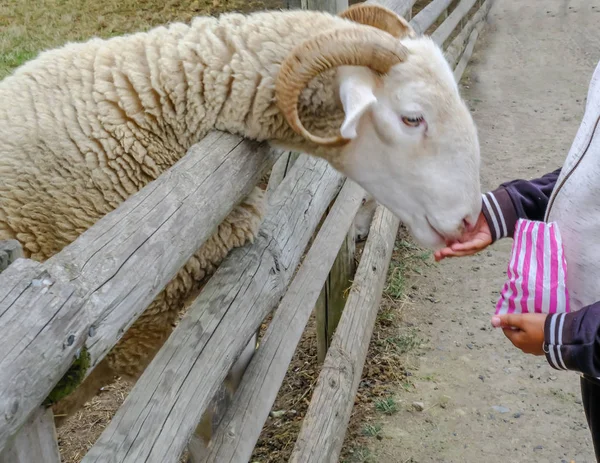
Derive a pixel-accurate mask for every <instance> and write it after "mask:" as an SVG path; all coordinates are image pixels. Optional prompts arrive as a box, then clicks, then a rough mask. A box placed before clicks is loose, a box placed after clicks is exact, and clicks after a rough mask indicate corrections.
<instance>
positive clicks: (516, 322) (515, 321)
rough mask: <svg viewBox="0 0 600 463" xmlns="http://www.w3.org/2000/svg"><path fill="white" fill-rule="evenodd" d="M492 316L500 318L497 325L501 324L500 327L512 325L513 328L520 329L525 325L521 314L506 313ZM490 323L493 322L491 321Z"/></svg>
mask: <svg viewBox="0 0 600 463" xmlns="http://www.w3.org/2000/svg"><path fill="white" fill-rule="evenodd" d="M494 318H498V319H500V325H499V326H502V327H505V326H514V327H515V328H519V329H520V330H522V329H523V328H524V327H525V317H523V315H522V314H514V313H506V314H501V315H496V316H495V317H494ZM492 320H493V319H492ZM492 324H493V321H492Z"/></svg>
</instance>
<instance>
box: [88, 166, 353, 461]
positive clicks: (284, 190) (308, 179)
mask: <svg viewBox="0 0 600 463" xmlns="http://www.w3.org/2000/svg"><path fill="white" fill-rule="evenodd" d="M342 181H343V179H342V177H341V175H339V174H338V173H337V172H335V171H334V170H333V169H332V168H331V167H329V166H328V165H327V164H326V163H325V162H324V161H321V160H318V159H315V158H309V157H307V156H305V155H302V156H301V157H300V158H299V159H298V160H297V161H296V163H295V165H294V167H293V169H292V171H291V172H290V174H289V175H288V176H287V177H286V178H285V179H284V181H283V182H282V183H281V185H280V186H279V188H278V189H277V191H276V192H275V194H274V195H273V196H272V197H271V198H270V204H269V212H268V214H267V217H266V219H265V222H264V223H263V226H262V227H261V230H260V232H259V236H258V237H257V239H256V240H255V242H254V243H253V244H252V245H248V246H245V247H242V248H238V249H236V250H235V251H233V252H232V253H231V254H230V255H229V256H228V257H227V259H225V261H224V262H223V263H222V264H221V266H220V267H219V269H218V270H217V272H216V273H215V274H214V275H213V277H212V278H211V279H210V280H209V281H208V283H207V284H206V286H205V287H204V289H203V290H202V292H201V293H200V295H199V297H198V298H197V299H196V300H195V301H194V302H193V303H192V304H191V306H190V308H189V310H188V311H187V313H186V315H185V316H184V317H183V319H182V320H181V322H180V323H179V325H178V326H177V328H175V330H174V331H173V334H172V335H171V336H170V337H169V339H168V340H167V342H166V343H165V344H164V346H163V347H162V349H161V350H160V352H159V353H158V354H157V356H156V357H155V358H154V360H153V361H152V362H151V364H150V365H149V367H148V368H147V369H146V371H145V372H144V374H143V375H142V376H141V378H140V379H139V380H138V382H137V383H136V385H135V387H134V388H133V390H132V391H131V393H130V394H129V396H128V397H127V399H126V400H125V402H124V403H123V405H122V406H121V408H120V409H119V411H118V412H117V414H116V415H115V417H114V418H113V419H112V421H111V423H110V425H109V426H108V427H107V428H106V430H105V431H104V432H103V434H102V435H101V436H100V438H99V439H98V441H97V442H96V445H95V446H94V447H93V448H92V449H91V450H90V452H89V453H88V454H87V455H86V457H85V458H84V460H83V461H84V462H85V463H91V462H111V463H117V462H136V463H137V462H142V461H143V462H156V463H169V462H177V461H178V459H179V457H180V455H181V453H182V452H183V450H184V448H185V445H186V443H187V441H188V439H189V437H190V435H191V434H192V432H193V431H194V430H195V428H196V425H197V424H198V422H199V421H200V418H201V416H202V413H203V412H204V410H205V409H206V407H207V406H208V404H209V403H210V400H211V399H212V397H213V396H214V394H215V392H216V391H217V388H218V387H219V385H220V384H221V383H222V382H223V379H224V378H225V376H226V374H227V372H228V371H229V369H230V368H231V366H232V364H233V362H234V360H235V359H236V358H238V357H239V355H240V353H241V352H242V350H243V348H244V347H245V346H246V344H247V343H248V341H249V340H250V338H251V336H252V335H253V334H254V333H255V332H256V329H257V328H258V326H259V325H260V323H262V321H263V319H264V317H265V316H266V315H267V314H269V312H271V311H272V310H273V309H274V308H275V307H276V305H277V303H278V302H279V301H280V299H281V297H282V296H283V294H284V292H285V290H286V288H287V286H288V284H289V282H290V280H291V278H292V275H293V273H294V271H295V269H296V267H297V266H298V263H299V262H300V258H301V257H302V254H303V252H304V249H305V248H306V245H307V244H308V241H309V240H310V238H311V236H312V234H313V233H314V230H315V228H316V226H317V224H318V223H319V220H320V218H321V215H322V214H323V212H324V211H325V209H326V208H327V206H328V205H329V203H330V202H331V200H332V199H333V198H334V197H335V195H336V194H337V192H338V191H339V189H340V187H341V184H342Z"/></svg>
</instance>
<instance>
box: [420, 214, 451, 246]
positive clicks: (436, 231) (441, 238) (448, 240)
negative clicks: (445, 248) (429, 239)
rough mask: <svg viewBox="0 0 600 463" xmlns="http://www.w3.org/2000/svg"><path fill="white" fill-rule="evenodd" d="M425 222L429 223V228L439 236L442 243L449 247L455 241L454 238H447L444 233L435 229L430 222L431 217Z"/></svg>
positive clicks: (426, 218)
mask: <svg viewBox="0 0 600 463" xmlns="http://www.w3.org/2000/svg"><path fill="white" fill-rule="evenodd" d="M425 221H426V222H427V225H429V228H431V231H432V232H433V233H435V234H436V235H437V236H438V238H439V239H440V241H441V242H442V243H445V244H447V245H448V244H450V243H452V242H453V241H454V240H453V239H452V238H449V237H447V236H445V235H444V234H443V233H440V231H439V230H438V229H437V228H435V227H434V226H433V225H432V223H431V222H430V221H429V217H427V216H425Z"/></svg>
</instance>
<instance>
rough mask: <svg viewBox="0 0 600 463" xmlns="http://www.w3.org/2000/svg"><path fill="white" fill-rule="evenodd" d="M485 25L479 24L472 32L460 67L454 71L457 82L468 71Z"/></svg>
mask: <svg viewBox="0 0 600 463" xmlns="http://www.w3.org/2000/svg"><path fill="white" fill-rule="evenodd" d="M488 1H490V0H488ZM483 25H484V23H483V22H481V23H479V24H478V25H477V26H476V27H475V29H474V30H473V31H472V32H471V35H469V42H468V43H467V46H466V47H465V51H464V52H463V54H462V57H461V58H460V61H459V62H458V65H457V66H456V68H455V69H454V78H455V79H456V81H457V82H458V81H460V79H461V78H462V75H463V74H464V72H465V70H466V69H467V66H468V64H469V60H470V59H471V56H472V55H473V50H474V49H475V43H476V42H477V37H479V32H480V31H481V29H483Z"/></svg>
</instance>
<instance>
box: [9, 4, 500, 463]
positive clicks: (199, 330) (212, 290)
mask: <svg viewBox="0 0 600 463" xmlns="http://www.w3.org/2000/svg"><path fill="white" fill-rule="evenodd" d="M492 1H493V0H459V1H457V0H434V1H431V2H429V3H428V4H427V5H426V6H425V8H423V9H422V10H421V11H420V12H419V13H418V14H416V15H414V17H413V15H412V9H413V5H414V4H415V0H379V1H375V0H369V2H372V3H379V4H383V5H384V6H386V7H388V8H390V9H393V10H394V11H396V12H397V13H399V14H401V15H403V16H405V17H407V18H412V21H411V24H412V25H413V27H414V28H415V29H416V30H417V32H418V33H431V34H432V37H433V38H434V39H435V40H436V42H437V43H438V44H440V45H442V46H443V47H444V49H445V52H446V56H447V58H448V60H449V61H450V63H451V65H452V66H453V67H454V69H455V76H456V78H457V79H460V77H461V76H462V74H463V72H464V70H465V68H466V66H467V63H468V61H469V58H470V56H471V53H472V52H473V48H474V44H475V41H476V40H477V37H478V34H479V32H480V31H481V29H482V27H483V26H484V23H485V18H486V16H487V13H488V11H489V9H490V7H491V4H492ZM287 3H288V5H289V6H290V7H303V8H319V9H328V10H329V11H338V10H339V9H343V8H345V7H346V6H347V4H348V3H347V1H345V0H298V1H294V0H290V1H288V2H287ZM352 3H356V2H352ZM432 29H433V31H432ZM279 154H280V153H276V152H275V151H274V150H271V149H270V148H269V147H268V146H266V145H264V144H258V143H254V142H250V141H245V140H241V139H240V138H238V137H236V136H233V135H230V134H226V133H221V132H213V133H211V134H209V135H208V136H207V137H205V138H204V139H203V140H202V141H201V142H199V143H198V144H197V145H195V146H194V147H193V148H192V149H191V150H190V151H189V152H188V154H187V155H186V156H185V157H184V158H183V159H181V161H179V162H178V163H177V164H176V165H175V166H173V167H172V168H171V169H170V170H169V171H168V172H166V173H165V174H163V175H162V176H161V177H160V178H159V179H157V180H156V181H154V182H152V183H151V184H149V185H148V186H147V187H145V188H144V189H142V190H141V191H139V192H138V193H137V194H135V195H133V196H132V197H130V198H129V199H128V200H127V201H125V202H124V203H123V204H122V205H121V206H120V207H119V208H118V209H116V210H115V211H113V212H111V213H110V214H108V215H107V216H105V217H104V218H102V219H101V220H100V221H98V222H97V223H96V224H95V225H94V226H92V227H91V228H90V229H89V230H87V231H86V232H85V233H83V234H82V235H81V236H80V237H79V238H78V239H77V240H76V241H75V242H73V243H72V244H71V245H69V246H67V247H66V248H65V249H64V250H63V251H62V252H60V253H58V254H57V255H55V256H54V257H52V258H51V259H49V260H48V261H46V262H44V263H38V262H34V261H31V260H27V259H21V258H19V257H20V254H19V247H18V246H17V245H16V244H15V242H4V243H2V246H0V271H2V270H4V271H2V273H1V274H0V352H1V353H2V354H1V358H0V462H2V463H5V462H6V463H20V462H23V463H25V462H26V463H31V462H36V463H37V462H48V463H56V462H59V461H60V457H59V452H58V446H57V441H56V435H55V428H54V422H53V417H52V413H51V411H49V410H48V409H46V408H44V407H43V406H41V404H43V403H44V401H45V399H46V398H47V397H48V395H49V394H50V393H51V392H52V391H53V389H54V387H55V386H56V385H57V383H58V382H59V381H60V379H61V378H62V377H63V375H64V374H65V373H66V372H67V370H68V369H69V368H70V367H71V365H72V364H73V362H74V359H77V358H81V356H85V358H86V361H87V362H89V368H88V369H87V374H89V372H90V371H92V370H93V368H94V367H95V366H96V365H97V364H98V362H99V361H100V360H101V359H102V358H103V357H104V356H105V355H106V353H107V352H108V351H109V350H110V349H111V348H112V347H113V346H114V345H115V343H116V342H117V341H118V339H119V338H120V337H121V336H122V334H123V333H124V332H125V331H126V330H127V328H129V327H130V326H131V324H132V323H133V322H134V321H135V320H136V319H137V317H138V316H139V315H140V313H142V312H143V310H144V309H145V308H146V307H147V306H148V304H149V303H150V302H151V301H152V300H153V299H154V298H155V297H156V295H157V294H158V293H159V292H160V291H161V290H162V289H163V288H164V287H165V285H166V284H167V283H168V282H169V281H170V280H171V279H172V278H173V276H174V275H175V274H176V272H177V271H178V270H179V269H180V268H181V267H182V265H183V264H184V263H185V262H186V261H187V260H188V259H189V258H190V257H191V256H192V254H193V253H194V252H195V251H196V250H197V249H198V248H199V247H200V245H201V244H202V243H203V242H204V241H205V240H206V239H207V238H208V237H209V236H210V234H211V233H212V231H213V230H214V229H215V227H216V226H217V225H218V224H219V223H220V222H221V221H222V220H223V219H224V218H225V217H226V215H227V214H228V212H229V211H230V210H231V209H232V207H233V206H234V205H235V204H236V203H237V202H239V201H240V200H241V199H242V198H243V197H244V196H245V195H247V194H248V193H249V192H250V191H251V189H252V187H253V186H254V185H255V184H257V182H258V181H259V179H260V178H261V176H263V175H264V174H265V173H266V172H267V171H268V170H269V169H271V168H272V167H273V165H275V166H274V167H273V171H272V175H271V184H270V187H269V190H270V199H269V209H268V213H267V217H266V219H265V222H264V224H263V225H262V228H261V231H260V234H259V236H258V238H257V239H256V240H255V242H254V243H253V244H251V245H247V246H245V247H243V248H240V249H236V250H234V251H233V252H232V253H231V254H230V255H229V256H228V257H227V259H226V260H225V261H224V262H223V264H222V265H221V266H220V268H219V269H218V271H217V272H216V273H215V275H214V276H213V277H212V278H211V279H210V280H209V281H208V283H207V284H206V285H205V287H204V288H203V290H202V292H201V293H200V295H199V296H198V298H197V299H196V300H195V301H194V302H193V303H192V304H191V306H190V308H189V310H188V312H187V313H186V315H185V316H184V317H183V319H182V320H181V322H180V323H179V324H178V326H177V327H176V328H175V330H174V331H173V333H172V335H171V336H170V337H169V339H168V340H167V341H166V343H165V344H164V346H163V347H162V349H161V350H160V352H159V353H158V354H157V355H156V357H155V358H154V359H153V361H152V362H151V364H150V365H149V366H148V368H147V369H146V371H145V372H144V373H143V375H142V376H141V378H140V379H139V380H138V382H137V383H136V385H135V387H134V388H133V389H132V391H131V393H130V394H129V396H128V397H127V399H126V400H125V402H124V403H123V405H122V407H121V408H120V409H119V410H118V412H117V414H116V415H115V416H114V418H113V420H112V421H111V423H110V424H109V426H108V427H107V428H106V429H105V431H104V432H103V433H102V435H101V436H100V438H99V439H98V441H97V442H96V443H95V445H94V446H93V447H92V448H91V450H90V451H89V452H88V453H87V455H86V456H85V457H84V459H83V461H84V462H111V463H114V462H136V463H137V462H140V461H147V462H157V463H169V462H173V463H174V462H177V461H179V459H180V456H181V454H182V453H183V452H184V450H185V448H186V445H187V443H188V441H189V439H190V436H191V435H192V434H193V432H194V430H195V428H196V426H197V425H198V423H199V421H200V419H201V417H202V415H203V413H204V411H205V410H206V409H207V407H208V405H209V404H210V401H211V400H212V398H213V397H214V396H215V394H216V393H217V392H218V390H219V388H220V387H221V385H222V383H223V380H224V379H225V376H226V375H227V372H228V371H229V370H230V368H231V367H232V365H233V363H234V362H235V359H236V358H238V357H239V355H240V353H241V352H242V351H243V350H244V348H245V347H246V345H247V344H248V342H249V340H250V339H251V338H252V336H253V335H254V334H255V333H256V332H257V330H258V328H259V326H260V325H261V323H262V322H263V320H264V319H265V317H267V316H268V315H269V314H271V313H272V312H273V310H274V309H277V310H276V312H275V314H274V316H273V319H272V320H271V323H270V325H269V327H268V329H267V331H266V334H265V335H264V337H263V339H262V340H261V343H260V347H259V348H258V350H257V351H256V353H255V355H254V357H253V359H252V360H251V362H250V364H249V366H248V368H247V370H246V373H245V375H244V378H243V380H242V383H241V385H240V388H239V390H238V391H237V393H236V395H235V397H234V399H233V401H232V403H231V404H230V405H229V407H228V408H227V411H226V413H225V415H224V416H223V417H222V420H221V423H220V425H219V427H218V428H217V430H216V432H215V434H214V436H213V439H212V440H211V445H210V448H209V453H208V454H207V455H206V456H204V457H203V458H204V461H207V462H208V461H210V462H219V463H221V462H247V461H248V459H249V458H250V456H251V454H252V451H253V448H254V446H255V444H256V441H257V440H258V438H259V435H260V432H261V429H262V426H263V424H264V422H265V420H266V419H267V417H268V414H269V411H270V410H271V407H272V405H273V403H274V401H275V398H276V395H277V392H278V390H279V387H280V385H281V383H282V381H283V379H284V376H285V374H286V370H287V367H288V365H289V363H290V361H291V359H292V356H293V354H294V351H295V349H296V346H297V344H298V342H299V340H300V338H301V336H302V333H303V331H304V329H305V326H306V323H307V321H308V319H309V317H310V314H311V312H312V311H313V308H314V307H315V306H316V305H317V306H318V307H320V308H318V310H321V311H323V312H322V314H321V315H320V320H323V322H322V323H321V324H320V328H319V329H320V330H322V331H323V334H322V341H321V342H320V345H321V346H323V349H326V355H323V357H324V364H323V368H322V371H321V374H320V376H319V379H318V382H317V385H316V388H315V391H314V393H313V396H312V401H311V403H310V407H309V409H308V412H307V415H306V417H305V419H304V422H303V426H302V429H301V432H300V435H299V437H298V440H297V442H296V445H295V448H294V451H293V454H292V457H291V460H290V461H293V462H311V463H313V462H334V461H337V459H338V456H339V454H340V451H341V447H342V442H343V439H344V435H345V430H346V427H347V424H348V422H349V419H350V414H351V411H352V405H353V403H354V396H355V394H356V391H357V389H358V385H359V381H360V378H361V374H362V368H363V364H364V361H365V358H366V353H367V347H368V344H369V340H370V337H371V333H372V331H373V327H374V323H375V317H376V313H377V309H378V306H379V302H380V298H381V294H382V290H383V285H384V282H385V278H386V274H387V268H388V265H389V261H390V258H391V253H392V250H393V246H394V240H395V237H396V233H397V230H398V225H399V224H398V220H397V219H396V218H395V217H393V216H392V215H391V214H390V213H389V211H387V210H386V209H384V208H382V207H379V208H378V209H377V211H376V213H375V217H374V219H373V222H372V225H371V229H370V234H369V237H368V239H367V242H366V244H365V247H364V251H363V254H362V257H361V260H360V263H359V265H358V268H357V270H356V273H355V275H353V276H352V275H348V272H349V270H348V269H349V268H350V271H353V269H352V268H351V265H348V264H344V262H346V263H347V262H350V261H352V262H353V259H351V258H350V257H349V254H348V253H349V252H350V253H351V252H352V249H353V243H352V242H351V240H349V239H348V233H349V230H351V226H352V222H353V219H354V216H355V215H356V212H357V211H358V209H359V207H360V204H361V200H362V198H363V195H364V191H363V190H362V189H361V188H360V187H358V186H357V185H356V184H354V183H353V182H351V181H349V180H345V179H344V178H342V177H341V176H340V174H338V173H337V172H336V171H334V170H333V169H332V168H331V167H329V166H328V165H327V164H326V163H325V162H323V161H321V160H317V159H315V158H311V157H308V156H306V155H303V154H301V155H299V156H298V155H296V154H293V153H286V154H284V155H282V156H280V158H279V160H278V161H277V162H275V161H276V160H277V158H278V155H279ZM294 161H295V162H294ZM207 166H208V167H207ZM231 178H235V179H236V181H235V182H223V179H231ZM223 185H226V187H223ZM217 186H218V187H217ZM326 212H327V213H326ZM319 225H321V226H320V228H319V232H318V233H317V234H316V236H315V230H316V229H317V227H318V226H319ZM311 240H312V243H311V245H310V248H309V249H308V252H306V254H305V250H306V248H307V246H308V244H309V243H310V242H311ZM345 243H346V245H344V244H345ZM340 249H342V252H340ZM303 255H304V259H303V261H302V265H301V266H300V267H299V268H298V266H299V264H300V261H301V259H302V257H303ZM11 262H12V264H10V265H8V264H9V263H11ZM340 262H341V264H340ZM338 264H339V265H338ZM335 265H337V266H338V267H340V268H342V269H343V271H341V273H340V274H341V275H344V276H342V277H339V275H337V276H334V275H333V274H332V273H330V270H331V269H332V267H334V266H335ZM6 267H7V268H6ZM350 278H352V279H353V281H354V282H353V284H352V286H351V288H349V287H350V281H349V280H350ZM348 290H349V291H348ZM342 294H344V295H345V296H342ZM319 301H321V302H319ZM323 301H324V302H323ZM342 306H345V308H344V310H343V312H342V311H341V307H342ZM338 321H339V324H337V322H338ZM336 324H337V328H336ZM333 330H335V334H334V333H333ZM323 352H325V351H323ZM174 372H176V373H174ZM267 378H268V380H265V379H267Z"/></svg>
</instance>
